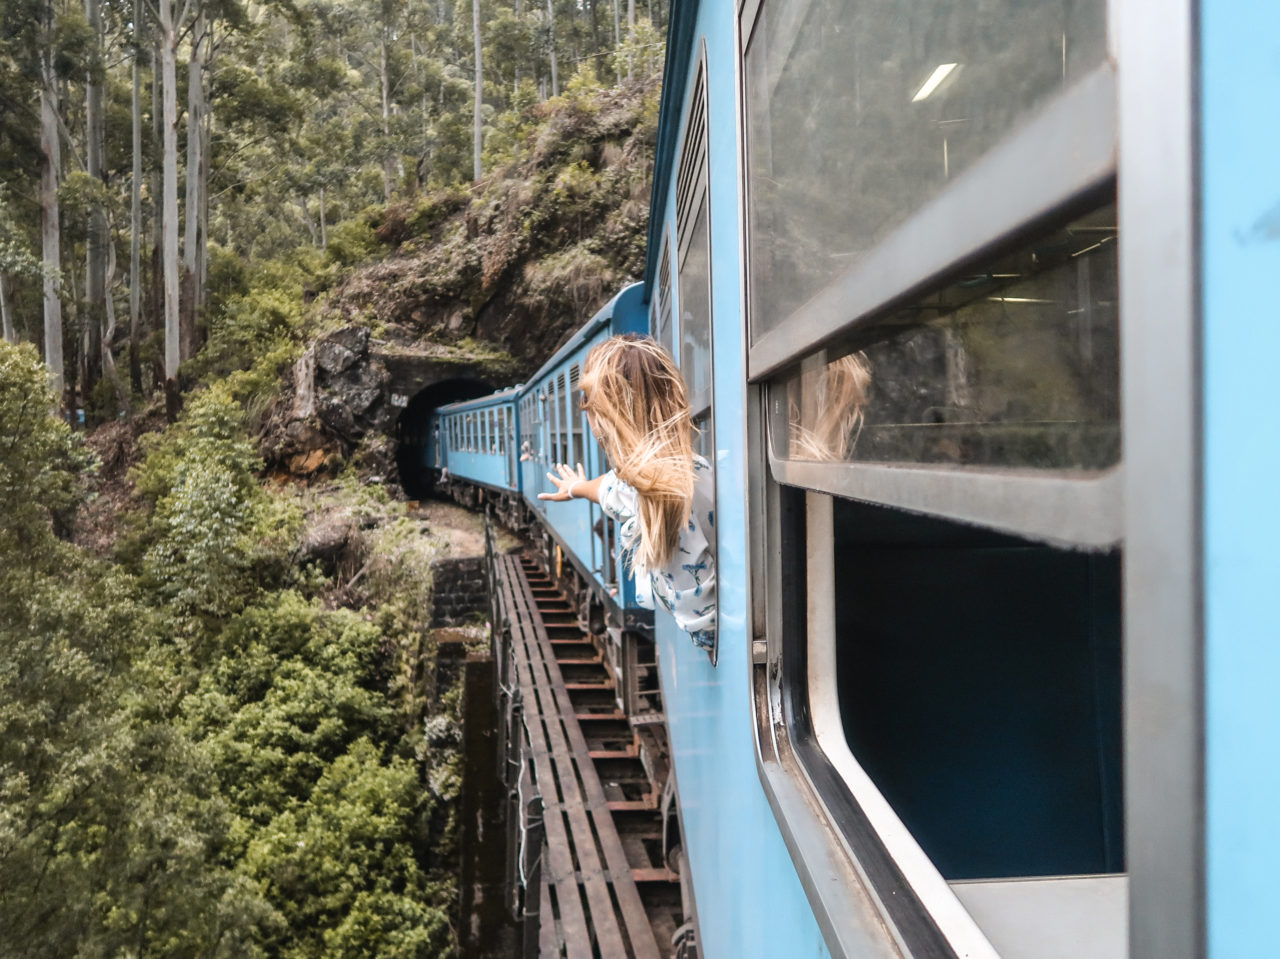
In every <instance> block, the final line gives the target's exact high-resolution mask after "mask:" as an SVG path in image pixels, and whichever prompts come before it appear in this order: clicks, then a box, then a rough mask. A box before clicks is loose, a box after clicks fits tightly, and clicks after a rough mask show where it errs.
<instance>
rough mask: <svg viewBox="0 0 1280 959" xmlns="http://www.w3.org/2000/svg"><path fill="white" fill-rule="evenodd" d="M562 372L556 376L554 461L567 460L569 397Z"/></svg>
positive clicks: (561, 461)
mask: <svg viewBox="0 0 1280 959" xmlns="http://www.w3.org/2000/svg"><path fill="white" fill-rule="evenodd" d="M567 394H568V391H567V389H566V388H565V379H564V374H563V373H561V374H560V375H559V376H557V377H556V462H557V463H567V462H569V428H570V426H569V422H570V421H569V397H568V395H567Z"/></svg>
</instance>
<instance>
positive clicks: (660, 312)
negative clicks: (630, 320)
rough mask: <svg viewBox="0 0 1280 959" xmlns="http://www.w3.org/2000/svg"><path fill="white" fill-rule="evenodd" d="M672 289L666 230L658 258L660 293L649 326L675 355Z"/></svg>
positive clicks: (667, 349)
mask: <svg viewBox="0 0 1280 959" xmlns="http://www.w3.org/2000/svg"><path fill="white" fill-rule="evenodd" d="M671 302H672V290H671V240H670V237H669V236H668V235H667V234H666V233H665V232H664V234H663V237H662V255H661V256H660V257H659V258H658V295H657V296H656V297H654V300H653V315H652V317H650V320H649V327H650V330H651V331H652V334H653V337H654V339H656V340H657V341H658V342H659V343H661V344H662V346H663V347H664V348H665V349H666V351H667V352H668V353H670V354H671V355H672V356H675V353H676V349H675V346H676V343H675V331H674V329H673V328H672V321H671V317H672V312H673V311H672V307H671Z"/></svg>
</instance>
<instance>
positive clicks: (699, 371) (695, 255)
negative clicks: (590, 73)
mask: <svg viewBox="0 0 1280 959" xmlns="http://www.w3.org/2000/svg"><path fill="white" fill-rule="evenodd" d="M707 153H708V142H707V52H706V47H705V46H703V47H702V48H701V50H700V51H699V58H698V65H697V68H696V70H695V73H694V82H693V87H692V91H691V98H690V103H689V111H688V114H687V120H686V122H685V132H684V145H683V146H682V148H681V155H680V169H679V173H678V176H677V179H676V244H677V251H676V256H677V263H678V266H677V280H676V282H677V286H678V287H679V294H680V298H679V310H680V320H679V323H678V324H677V325H678V328H679V337H680V352H679V356H678V357H677V360H678V362H679V365H680V372H681V373H682V374H683V375H684V379H685V386H686V387H687V389H688V391H689V405H690V407H691V410H692V414H693V425H694V428H695V429H696V430H697V432H696V434H695V436H694V448H695V450H696V452H697V453H699V454H700V455H701V456H702V457H703V458H705V459H706V461H707V462H708V463H709V464H710V465H711V469H712V471H713V472H712V476H713V477H714V475H715V473H714V470H715V465H716V454H715V450H716V445H715V421H714V417H713V410H712V395H713V388H712V387H713V383H712V362H711V329H712V315H711V312H712V311H711V223H710V219H711V211H710V190H709V188H708V156H707ZM706 532H707V539H708V540H709V542H710V546H711V550H712V552H713V553H714V552H715V550H716V548H717V545H718V538H717V536H716V532H715V530H708V531H706ZM708 653H709V655H710V657H711V661H712V662H713V663H714V662H715V660H716V648H715V645H714V643H713V645H712V647H711V648H710V649H709V650H708Z"/></svg>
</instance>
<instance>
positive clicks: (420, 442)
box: [396, 377, 496, 499]
mask: <svg viewBox="0 0 1280 959" xmlns="http://www.w3.org/2000/svg"><path fill="white" fill-rule="evenodd" d="M495 389H496V387H494V385H493V384H492V383H488V382H486V381H485V380H481V379H476V378H474V377H457V378H454V379H449V380H442V381H440V382H439V383H432V384H431V385H430V386H428V387H426V388H425V389H423V390H420V391H419V392H418V393H416V394H414V396H413V398H412V399H410V400H409V403H408V405H407V406H405V408H404V412H403V413H401V414H400V419H399V420H398V421H397V422H396V466H397V467H399V473H400V485H401V486H402V488H403V489H404V493H405V495H406V496H407V497H409V498H410V499H423V498H424V497H426V496H429V495H431V493H432V491H433V490H434V487H435V474H434V473H433V472H432V471H431V464H430V463H428V462H427V441H428V440H429V439H430V436H429V434H428V430H429V428H430V427H429V425H428V424H429V423H430V422H431V414H432V413H434V412H435V410H436V408H437V407H439V406H446V405H448V404H449V403H456V402H458V401H459V400H473V399H475V398H476V397H477V396H486V395H488V394H489V393H492V392H493V391H494V390H495Z"/></svg>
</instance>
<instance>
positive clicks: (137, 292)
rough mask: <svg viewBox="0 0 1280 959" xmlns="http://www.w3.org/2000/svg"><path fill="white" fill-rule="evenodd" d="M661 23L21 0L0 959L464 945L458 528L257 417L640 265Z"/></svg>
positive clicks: (589, 296)
mask: <svg viewBox="0 0 1280 959" xmlns="http://www.w3.org/2000/svg"><path fill="white" fill-rule="evenodd" d="M665 15H666V13H665V7H664V6H662V5H660V4H652V5H650V4H649V3H648V2H647V0H642V2H641V4H640V5H637V3H636V0H625V2H622V0H613V2H612V3H611V4H608V5H606V4H605V3H596V2H574V0H546V2H545V3H539V2H534V0H530V2H528V3H526V2H524V0H512V2H506V0H472V2H470V3H446V2H444V0H421V2H419V0H377V2H372V0H279V2H274V0H272V2H265V3H253V2H242V0H182V2H177V0H118V2H117V0H85V2H83V3H80V2H76V3H70V2H61V0H0V307H2V311H3V324H4V329H3V332H4V339H3V342H0V499H2V501H3V503H4V508H3V509H2V510H0V557H3V562H0V955H4V956H9V955H13V956H33V957H40V956H48V957H55V956H56V957H64V956H72V955H74V956H84V957H93V956H101V957H106V956H133V957H142V956H173V957H178V956H182V957H187V956H210V957H214V956H263V957H268V956H269V957H276V956H279V957H319V956H324V957H330V956H332V957H339V956H342V957H348V956H349V957H357V956H358V957H370V956H390V957H415V959H416V957H428V956H448V955H452V954H454V952H455V951H456V949H457V936H456V932H455V924H456V922H457V919H458V917H457V915H456V903H457V889H456V880H455V873H456V868H457V860H456V857H457V848H456V836H455V823H454V818H453V817H454V815H455V800H456V797H457V790H458V787H459V771H458V763H459V758H458V753H457V745H458V726H457V719H458V717H457V705H458V704H457V701H456V691H454V690H449V689H444V688H437V686H436V682H435V675H436V674H435V670H434V656H435V638H434V635H433V633H432V631H431V629H430V628H429V627H430V623H429V619H430V610H431V573H430V565H431V562H432V561H433V559H435V558H437V557H439V556H441V555H443V553H444V552H445V550H446V546H445V544H444V541H443V537H442V535H440V534H439V532H438V531H435V530H433V529H431V528H430V526H429V524H428V523H426V522H424V520H423V519H422V516H421V515H420V514H418V513H415V512H414V510H413V509H412V508H411V505H412V504H406V503H405V502H404V500H403V496H402V494H400V493H399V491H398V489H397V488H396V487H395V485H394V484H393V483H384V482H381V480H382V479H384V477H382V476H378V477H373V476H371V471H370V469H368V468H366V460H364V459H362V450H361V449H360V448H353V447H352V446H350V445H341V444H339V445H337V446H335V447H334V452H333V453H332V455H327V456H325V457H324V458H323V459H322V461H321V462H322V466H321V467H320V468H319V469H310V468H309V469H308V470H307V471H306V477H305V481H304V478H303V477H302V476H300V475H298V474H297V473H293V472H291V471H290V469H289V462H288V461H287V460H286V459H283V458H281V456H280V455H279V437H278V436H277V435H274V434H273V432H272V430H273V424H278V423H279V422H280V419H281V415H280V411H281V409H282V408H284V407H286V406H287V405H288V404H289V402H290V396H289V393H290V390H291V388H292V384H291V380H290V370H291V369H293V367H294V365H295V363H296V362H297V361H298V360H299V358H300V357H302V356H304V354H306V353H307V352H308V351H311V350H314V344H315V343H316V342H317V340H318V339H320V338H323V337H324V336H326V335H331V334H332V333H333V332H334V331H335V330H344V329H347V330H349V329H351V328H353V327H359V328H361V329H364V330H368V331H369V333H370V334H372V335H373V336H375V337H377V338H378V340H379V342H383V343H391V344H399V345H400V346H402V347H403V348H404V349H428V348H430V349H441V350H452V351H454V352H464V353H469V354H473V355H477V356H484V357H488V358H491V360H492V364H493V368H494V369H495V370H501V371H506V372H508V373H509V374H511V375H514V374H515V373H517V372H519V371H521V370H522V369H527V368H528V367H529V366H530V365H531V364H534V363H536V362H537V361H538V360H539V359H540V358H541V356H542V355H545V352H546V351H547V350H549V349H551V348H553V347H554V345H555V344H556V342H557V341H558V340H559V339H560V338H561V337H562V336H563V335H564V334H565V333H566V332H567V331H568V330H569V329H571V328H573V327H574V326H576V325H577V324H578V323H579V322H581V320H582V319H583V318H584V317H585V316H586V315H588V314H589V313H590V312H591V311H592V310H594V309H595V308H596V307H597V306H598V305H599V304H600V303H601V302H603V300H604V299H605V298H607V297H608V296H609V295H611V294H612V293H613V292H616V290H617V289H618V288H619V286H620V285H621V284H622V283H624V282H626V281H627V280H628V279H634V278H635V277H636V276H637V274H638V271H639V269H640V267H641V265H642V263H643V254H644V230H645V226H646V215H647V199H648V193H647V190H648V182H649V176H650V172H651V164H652V147H653V141H654V138H655V136H656V121H657V100H658V89H659V87H658V83H659V74H660V71H661V65H662V60H663V46H662V40H661V37H662V35H663V30H664V19H665ZM314 430H315V433H316V435H317V436H323V434H324V431H325V424H324V423H323V422H321V421H320V420H318V419H317V420H316V422H315V424H314ZM368 442H369V444H370V445H377V444H379V443H382V444H384V445H385V443H386V442H387V436H385V435H383V436H374V437H370V438H369V441H368Z"/></svg>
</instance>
